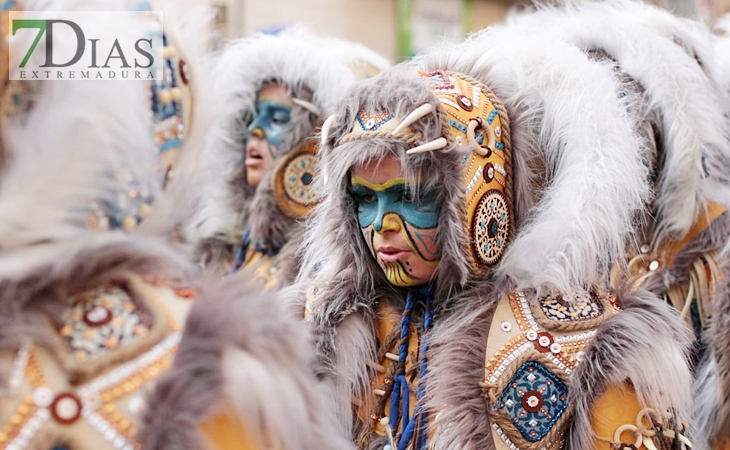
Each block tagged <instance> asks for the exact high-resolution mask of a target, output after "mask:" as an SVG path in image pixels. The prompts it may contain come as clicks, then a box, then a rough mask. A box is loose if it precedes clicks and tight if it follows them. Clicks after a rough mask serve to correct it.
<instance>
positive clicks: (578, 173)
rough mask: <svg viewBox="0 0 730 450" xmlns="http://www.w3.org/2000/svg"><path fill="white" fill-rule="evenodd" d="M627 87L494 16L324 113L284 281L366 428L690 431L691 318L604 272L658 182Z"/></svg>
mask: <svg viewBox="0 0 730 450" xmlns="http://www.w3.org/2000/svg"><path fill="white" fill-rule="evenodd" d="M619 86H620V85H619V82H618V80H616V78H615V75H614V71H613V67H612V64H610V63H601V62H599V63H595V62H594V61H592V60H591V59H590V58H589V56H588V55H586V54H585V53H583V52H581V51H579V50H578V49H577V48H575V47H574V46H572V45H569V44H567V43H565V42H564V41H562V40H560V39H549V38H545V37H539V38H532V37H524V33H522V32H512V31H511V30H510V29H508V28H499V29H496V28H495V29H492V30H485V31H484V32H482V33H480V34H478V35H477V36H475V37H473V38H472V39H471V40H469V41H467V42H466V43H464V44H460V45H454V46H443V47H440V48H437V49H435V50H433V51H432V52H430V53H427V54H424V55H422V56H420V57H417V58H416V60H415V62H414V63H413V64H410V65H401V66H398V67H396V68H393V69H391V70H388V71H386V72H384V73H382V74H380V75H378V76H376V77H374V78H372V79H370V80H367V81H364V82H361V83H359V84H357V85H356V86H355V87H353V88H352V89H351V90H350V91H349V92H348V93H347V95H346V96H345V98H344V100H343V101H342V102H341V104H340V105H339V106H338V108H337V109H336V110H335V114H334V116H333V117H331V118H330V119H328V120H327V121H326V122H325V124H324V125H323V130H322V135H323V143H322V147H321V150H320V152H321V155H322V160H321V163H320V164H321V172H322V174H323V176H322V183H323V185H322V190H323V199H322V201H321V203H320V204H319V205H318V206H317V209H316V210H315V211H316V212H315V213H314V215H313V218H312V219H311V223H312V226H311V228H310V229H309V230H308V233H307V238H306V239H305V241H304V242H305V245H306V247H305V248H306V250H305V251H306V254H305V259H304V266H303V269H302V272H301V275H300V278H299V280H298V284H297V285H296V290H297V293H296V294H295V295H299V296H300V298H306V303H307V306H306V315H307V316H308V320H309V321H310V323H311V326H312V329H313V332H314V334H315V338H316V341H317V350H318V359H319V370H320V372H321V373H320V377H321V378H322V379H323V380H324V382H325V384H326V385H327V386H329V389H330V391H331V393H330V397H331V398H330V400H331V402H332V408H334V409H335V410H336V411H337V414H338V417H339V425H340V427H341V428H342V430H344V432H345V433H347V434H348V435H349V437H350V438H351V439H352V440H353V441H354V442H355V443H356V445H357V446H358V448H363V449H376V448H377V449H380V448H385V449H388V450H390V449H391V448H392V449H406V448H408V449H424V448H439V449H441V448H444V449H445V448H450V449H451V448H463V449H467V448H468V449H471V448H481V449H516V448H520V449H543V448H549V449H552V448H571V449H581V450H585V449H590V448H601V449H604V448H605V449H609V448H618V447H613V446H621V445H625V446H629V445H631V446H634V448H639V447H642V445H644V446H647V448H653V447H651V446H652V445H653V446H655V447H656V448H684V447H685V446H686V445H687V438H686V437H685V436H684V435H683V433H685V432H686V430H685V425H686V424H688V421H689V418H690V417H689V415H690V398H689V387H690V378H691V377H690V371H689V368H688V366H687V362H686V346H687V345H688V342H689V336H688V335H689V333H688V332H687V330H686V329H684V328H683V327H682V326H681V325H680V324H679V322H678V321H676V319H675V318H674V317H673V315H672V312H671V309H670V308H669V307H668V306H667V305H665V304H662V302H659V301H657V299H656V298H655V297H654V296H653V295H651V294H649V293H647V292H645V291H639V292H634V293H631V292H626V291H623V290H622V291H615V292H612V291H608V290H606V289H605V286H604V283H603V282H602V281H601V278H600V275H598V274H599V273H600V271H601V270H600V269H601V268H602V267H605V264H607V259H608V255H609V254H611V255H613V257H620V256H621V255H623V252H624V238H625V236H626V235H627V233H629V232H630V231H631V225H632V218H633V215H634V214H636V213H637V212H638V211H639V210H640V209H641V207H642V206H643V202H644V201H645V200H646V198H647V197H646V196H647V194H648V186H647V185H646V182H645V181H646V177H647V173H648V170H647V169H646V167H645V166H644V164H643V162H642V159H641V156H642V155H641V153H640V152H637V151H636V149H637V148H640V147H641V145H642V144H641V138H640V136H638V135H637V134H636V133H635V132H634V124H633V123H632V122H631V120H630V118H629V117H628V116H627V115H626V114H625V104H624V103H623V102H622V100H621V99H620V98H619V97H618V96H616V95H615V92H617V90H618V89H619ZM293 291H294V289H293V290H292V292H293ZM642 448H643V447H642Z"/></svg>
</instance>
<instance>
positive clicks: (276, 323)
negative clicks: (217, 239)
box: [140, 276, 350, 450]
mask: <svg viewBox="0 0 730 450" xmlns="http://www.w3.org/2000/svg"><path fill="white" fill-rule="evenodd" d="M307 343H308V339H307V338H306V334H305V330H304V327H303V324H302V323H301V322H300V321H299V320H296V319H294V318H289V317H288V316H287V315H286V314H284V313H283V312H282V311H281V310H280V309H279V308H278V307H277V301H276V299H275V298H274V297H273V296H271V295H267V294H262V293H260V292H259V291H257V290H256V289H255V288H253V287H252V285H249V284H248V283H247V280H246V279H245V278H242V277H240V276H237V277H233V278H229V279H226V280H224V281H222V282H218V283H209V284H204V287H203V290H202V295H201V296H200V297H199V298H198V299H197V300H196V303H195V305H194V307H193V309H192V310H191V312H190V315H189V316H188V320H187V323H186V325H185V333H184V336H183V339H182V341H181V343H180V349H179V351H178V353H177V355H176V357H175V362H174V364H173V367H172V368H171V369H170V370H169V371H168V372H166V373H165V374H164V375H163V376H162V377H161V378H160V380H159V382H158V384H157V386H156V388H155V390H154V391H153V393H152V394H151V395H150V396H149V397H148V401H147V404H148V405H149V408H148V409H147V411H146V413H145V419H144V422H145V426H144V428H143V429H142V431H141V434H140V436H141V442H142V445H143V448H144V449H147V450H164V449H175V450H178V449H191V450H192V449H199V448H201V445H202V443H203V441H202V437H201V436H200V435H199V434H198V432H197V427H198V426H199V425H200V424H201V423H202V422H204V421H205V420H206V419H207V418H208V417H209V416H210V415H211V414H212V413H214V412H216V408H217V407H219V406H220V405H221V404H222V403H224V402H230V403H231V406H233V407H234V409H235V411H236V412H237V413H238V414H240V417H241V419H242V420H243V423H245V424H246V426H247V431H248V432H251V433H252V434H253V437H254V438H255V439H258V440H259V442H262V443H264V442H270V438H273V439H274V441H277V442H280V443H281V444H282V445H283V448H286V449H289V450H314V449H331V450H339V449H347V448H350V445H349V444H348V443H347V442H346V441H344V440H343V439H341V438H339V437H338V435H337V434H336V433H335V432H333V431H332V422H331V420H330V419H329V417H330V412H329V411H327V410H325V409H323V408H322V407H321V405H322V397H321V395H320V393H319V388H318V385H317V383H316V382H315V380H314V376H313V374H312V372H310V371H309V370H308V368H307V361H308V355H309V354H310V351H309V349H308V346H307ZM230 354H234V355H236V357H235V359H234V361H236V362H238V363H241V362H243V364H237V365H236V366H235V370H234V371H232V372H230V371H228V370H226V368H225V366H226V364H227V363H226V358H227V355H230Z"/></svg>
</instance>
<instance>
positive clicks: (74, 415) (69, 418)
mask: <svg viewBox="0 0 730 450" xmlns="http://www.w3.org/2000/svg"><path fill="white" fill-rule="evenodd" d="M50 409H51V415H52V416H53V418H54V419H55V420H56V422H58V423H60V424H62V425H70V424H72V423H74V422H76V420H77V419H78V418H79V417H80V416H81V401H80V400H79V399H78V398H76V396H75V395H73V394H70V393H65V394H60V395H58V396H57V397H56V399H55V400H53V403H52V404H51V408H50Z"/></svg>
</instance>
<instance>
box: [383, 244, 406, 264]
mask: <svg viewBox="0 0 730 450" xmlns="http://www.w3.org/2000/svg"><path fill="white" fill-rule="evenodd" d="M409 253H410V250H401V249H399V248H395V247H380V248H378V258H380V260H381V261H383V262H396V261H402V260H404V259H406V257H408V254H409Z"/></svg>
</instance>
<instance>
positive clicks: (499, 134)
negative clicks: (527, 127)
mask: <svg viewBox="0 0 730 450" xmlns="http://www.w3.org/2000/svg"><path fill="white" fill-rule="evenodd" d="M494 135H495V136H497V137H502V127H494Z"/></svg>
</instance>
